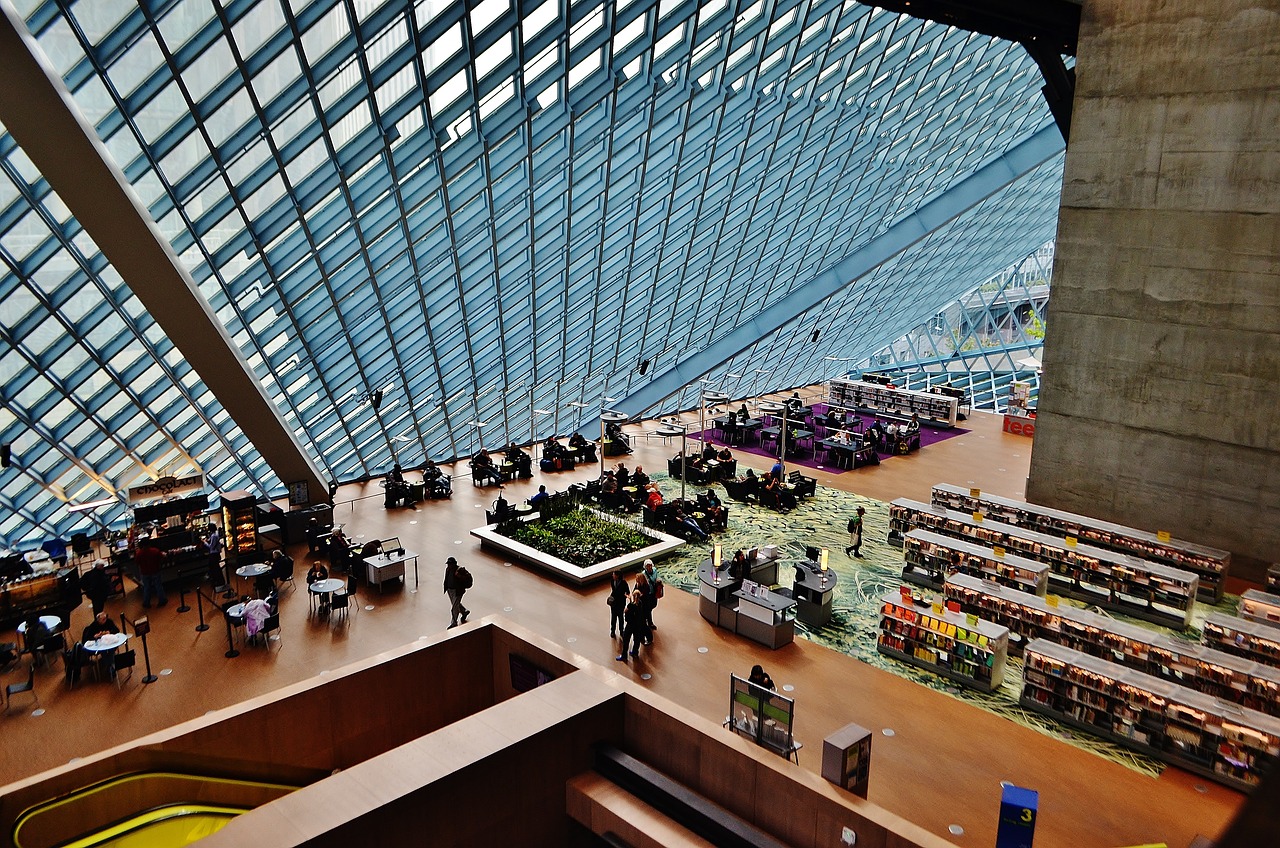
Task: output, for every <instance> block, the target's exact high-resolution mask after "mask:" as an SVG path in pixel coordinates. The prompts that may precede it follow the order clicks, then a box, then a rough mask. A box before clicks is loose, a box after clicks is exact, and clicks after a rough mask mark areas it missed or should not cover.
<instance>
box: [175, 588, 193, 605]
mask: <svg viewBox="0 0 1280 848" xmlns="http://www.w3.org/2000/svg"><path fill="white" fill-rule="evenodd" d="M178 612H191V607H190V606H188V605H187V587H186V586H185V585H184V586H183V587H182V588H181V589H179V590H178Z"/></svg>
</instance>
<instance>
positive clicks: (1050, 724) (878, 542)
mask: <svg viewBox="0 0 1280 848" xmlns="http://www.w3.org/2000/svg"><path fill="white" fill-rule="evenodd" d="M654 480H655V481H656V482H657V483H658V485H659V487H660V488H661V490H662V493H663V496H664V497H666V498H667V499H668V500H670V499H671V498H673V497H679V495H680V481H678V480H670V479H668V478H667V475H665V474H657V475H654ZM716 488H717V493H718V494H719V495H720V496H721V497H722V498H725V503H726V504H728V505H729V507H730V514H729V529H728V531H727V532H725V533H722V534H718V535H716V536H714V537H713V539H714V540H717V541H719V542H720V544H721V546H722V550H723V551H724V552H725V553H724V557H725V559H726V560H728V559H729V558H730V557H732V556H733V552H734V551H735V550H737V549H738V548H742V549H744V550H746V549H750V548H752V547H757V546H760V547H762V546H764V545H769V544H775V545H777V546H778V549H779V554H780V556H781V563H782V567H781V568H780V569H779V573H778V580H779V583H780V584H781V585H783V586H790V585H791V584H792V582H793V581H794V571H793V567H794V566H793V563H795V562H797V561H800V560H803V559H804V549H805V547H806V546H808V545H812V546H815V547H819V548H822V547H825V548H827V549H828V550H829V551H830V554H829V559H828V563H829V565H830V566H831V567H833V568H834V569H835V570H836V571H837V572H838V575H839V581H838V583H837V585H836V591H835V597H834V601H833V611H834V615H833V618H832V621H831V623H830V624H828V625H827V626H826V627H822V628H818V629H810V628H808V627H806V626H805V625H803V624H801V623H800V622H799V621H797V622H796V632H797V634H799V635H801V636H803V637H804V638H807V639H811V640H813V641H815V642H818V643H819V644H822V645H825V646H827V647H828V648H833V649H835V650H837V651H842V652H843V653H846V654H848V655H849V656H851V657H856V658H857V659H859V660H862V661H863V662H866V663H870V664H871V665H874V666H877V667H878V668H883V669H886V670H888V671H891V672H893V673H894V674H897V675H899V676H901V677H905V678H907V679H909V680H913V681H915V682H916V683H919V684H921V685H922V686H928V687H929V688H931V689H936V690H938V691H941V692H946V693H947V694H949V695H952V696H953V697H956V698H959V699H961V700H963V701H967V702H969V703H971V704H974V705H976V706H979V707H981V708H983V709H985V710H988V711H990V712H993V713H996V714H997V715H1000V716H1004V717H1005V718H1007V719H1009V720H1010V721H1015V722H1017V723H1018V724H1021V725H1024V726H1026V727H1030V728H1034V729H1035V730H1038V731H1040V732H1041V733H1046V734H1048V735H1050V736H1053V737H1055V738H1058V739H1061V740H1063V741H1065V742H1068V743H1069V744H1072V745H1075V746H1076V747H1078V748H1083V749H1085V750H1087V751H1092V752H1093V753H1095V754H1098V755H1100V756H1103V757H1106V758H1108V759H1110V760H1113V761H1115V762H1118V763H1121V764H1123V765H1126V766H1128V767H1130V768H1133V769H1136V770H1137V771H1140V772H1143V773H1144V774H1148V775H1153V776H1154V775H1157V774H1159V773H1160V771H1161V770H1162V769H1163V768H1164V764H1163V763H1160V762H1159V761H1157V760H1153V759H1150V758H1148V757H1144V756H1142V755H1141V754H1137V753H1134V752H1132V751H1130V750H1128V749H1126V748H1122V747H1120V746H1118V745H1114V744H1112V743H1110V742H1107V741H1105V740H1102V739H1098V738H1096V737H1092V736H1089V735H1087V734H1083V733H1080V732H1078V731H1076V730H1075V729H1073V728H1070V727H1067V726H1066V725H1063V724H1061V723H1059V722H1057V721H1054V720H1053V719H1051V718H1048V717H1046V716H1043V715H1040V714H1039V713H1034V712H1030V711H1027V710H1024V709H1023V708H1022V707H1020V706H1018V695H1019V693H1020V690H1021V681H1022V662H1021V660H1019V659H1015V658H1013V657H1010V658H1009V663H1008V665H1007V666H1006V671H1005V683H1004V686H1002V687H1001V688H1000V689H998V690H996V691H995V692H992V693H991V694H989V695H988V694H983V693H980V692H974V691H972V690H969V689H964V688H961V687H959V686H956V685H955V684H954V683H952V682H951V681H949V680H947V679H946V678H943V677H939V676H937V675H934V674H931V673H930V672H928V671H925V670H923V669H919V668H916V667H915V666H911V665H907V664H906V663H901V662H898V661H896V660H893V659H890V658H888V657H886V656H884V655H883V654H881V653H879V652H878V651H877V650H876V635H877V632H878V630H879V624H880V614H879V603H878V599H879V598H880V597H881V596H882V595H884V594H885V593H886V592H895V593H896V592H897V590H898V587H899V586H900V585H901V584H902V580H901V574H902V551H901V550H900V549H899V548H896V547H894V546H892V545H890V544H888V543H887V542H885V538H886V537H887V535H888V531H889V505H888V504H886V503H883V502H882V501H876V500H872V499H870V498H866V497H862V496H861V495H856V494H851V493H847V492H841V491H836V490H833V489H824V488H821V487H819V489H818V494H817V497H815V498H813V499H811V500H809V501H807V502H802V503H801V504H800V506H799V507H798V508H797V509H795V510H792V511H791V512H790V513H789V514H787V515H781V514H779V513H775V512H773V511H772V510H768V509H764V508H761V507H757V506H755V505H753V504H740V503H737V502H733V501H730V500H729V499H728V498H727V497H726V496H725V492H724V488H723V487H716ZM700 491H702V487H696V486H689V487H688V488H687V493H688V496H689V497H690V498H693V497H694V496H695V495H696V493H698V492H700ZM857 506H863V507H865V508H866V510H867V514H866V517H865V526H866V530H865V533H864V535H863V539H864V542H863V545H862V554H863V557H864V558H863V559H861V560H858V559H854V558H853V557H849V556H846V555H845V553H844V549H845V546H846V545H848V544H849V534H848V533H847V532H846V530H845V528H846V527H847V525H848V521H849V519H850V518H851V517H852V516H853V511H854V508H855V507H857ZM708 555H709V546H707V545H697V544H694V545H689V546H686V547H685V548H683V549H681V550H680V551H677V552H676V554H675V555H674V556H672V557H670V558H669V559H666V560H664V561H663V562H662V563H661V566H660V567H661V570H662V574H663V578H664V580H666V582H668V583H669V584H671V585H672V586H676V587H679V588H682V589H684V590H685V591H688V592H691V593H694V594H696V593H697V591H698V564H699V563H700V562H702V561H703V560H704V559H706V557H707V556H708ZM925 591H926V592H928V591H929V590H925ZM1061 602H1062V603H1063V604H1071V605H1073V606H1077V607H1080V606H1084V604H1082V603H1080V602H1078V601H1073V600H1071V599H1068V598H1063V599H1061ZM1238 605H1239V598H1238V597H1236V596H1225V597H1224V599H1223V602H1222V603H1221V604H1219V605H1218V606H1213V607H1211V606H1208V605H1207V604H1204V603H1198V604H1197V605H1196V612H1195V620H1196V622H1199V621H1202V620H1203V618H1204V616H1206V615H1208V614H1209V613H1210V612H1217V611H1222V612H1228V613H1232V614H1234V613H1235V611H1236V608H1237V606H1238ZM1093 611H1094V612H1099V613H1102V614H1104V615H1110V616H1111V617H1114V618H1118V619H1122V620H1124V621H1128V622H1130V623H1133V624H1138V625H1141V626H1143V627H1147V628H1149V629H1152V630H1157V631H1160V632H1165V633H1169V632H1172V631H1169V630H1168V629H1167V628H1162V627H1159V626H1158V625H1154V624H1151V623H1149V622H1144V621H1140V620H1137V619H1132V618H1128V617H1126V616H1120V615H1116V614H1114V613H1110V612H1105V611H1102V610H1098V609H1097V608H1093ZM1184 635H1186V636H1187V637H1188V638H1192V639H1194V640H1195V641H1199V635H1200V634H1199V631H1198V628H1193V629H1192V630H1189V631H1187V632H1186V633H1185V634H1184Z"/></svg>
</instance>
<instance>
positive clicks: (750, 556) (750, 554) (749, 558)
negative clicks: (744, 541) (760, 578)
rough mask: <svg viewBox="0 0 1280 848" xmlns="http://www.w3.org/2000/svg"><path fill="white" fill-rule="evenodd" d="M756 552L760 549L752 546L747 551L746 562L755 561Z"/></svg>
mask: <svg viewBox="0 0 1280 848" xmlns="http://www.w3.org/2000/svg"><path fill="white" fill-rule="evenodd" d="M758 553H760V549H759V548H752V549H751V550H749V551H747V562H755V561H756V555H757V554H758Z"/></svg>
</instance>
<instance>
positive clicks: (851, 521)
mask: <svg viewBox="0 0 1280 848" xmlns="http://www.w3.org/2000/svg"><path fill="white" fill-rule="evenodd" d="M857 529H858V519H856V518H850V519H849V532H850V533H852V532H854V531H856V530H857Z"/></svg>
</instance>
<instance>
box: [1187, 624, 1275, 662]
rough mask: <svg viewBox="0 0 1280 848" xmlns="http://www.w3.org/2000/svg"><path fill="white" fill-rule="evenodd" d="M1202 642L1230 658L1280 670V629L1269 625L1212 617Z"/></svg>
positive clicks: (1203, 633) (1202, 636)
mask: <svg viewBox="0 0 1280 848" xmlns="http://www.w3.org/2000/svg"><path fill="white" fill-rule="evenodd" d="M1200 641H1201V642H1203V643H1204V644H1206V645H1208V646H1209V647H1210V648H1217V649H1218V650H1219V651H1225V652H1226V653H1228V654H1235V655H1236V656H1238V657H1244V658H1245V659H1250V660H1253V661H1254V662H1259V663H1262V664H1263V665H1269V666H1276V667H1280V629H1277V628H1275V627H1272V626H1271V625H1270V624H1260V623H1259V622H1256V621H1245V620H1244V619H1243V618H1236V617H1234V616H1230V615H1223V614H1222V613H1218V612H1215V613H1210V614H1209V617H1208V618H1206V619H1205V620H1204V629H1203V631H1202V635H1201V637H1200Z"/></svg>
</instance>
